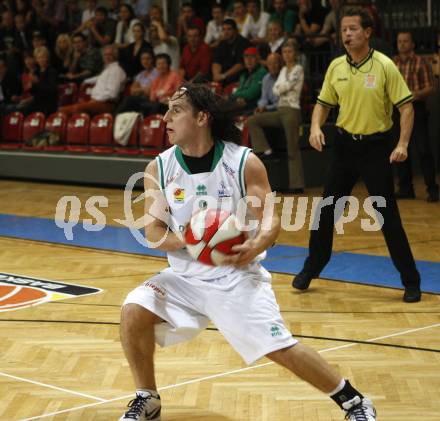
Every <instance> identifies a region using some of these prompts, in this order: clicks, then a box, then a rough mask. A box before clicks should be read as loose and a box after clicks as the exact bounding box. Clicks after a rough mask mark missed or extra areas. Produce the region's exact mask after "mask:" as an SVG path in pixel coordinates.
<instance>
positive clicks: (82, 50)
mask: <svg viewBox="0 0 440 421" xmlns="http://www.w3.org/2000/svg"><path fill="white" fill-rule="evenodd" d="M101 69H102V57H101V54H100V53H99V50H98V49H96V48H93V47H89V45H88V43H87V39H86V36H85V35H84V34H83V33H81V32H78V33H77V34H75V35H74V36H73V61H72V64H71V65H70V68H69V71H68V72H67V73H66V74H65V75H64V78H65V79H67V80H68V81H71V82H76V83H81V82H82V81H83V80H84V79H86V78H89V77H92V76H95V75H97V74H98V73H99V72H100V71H101Z"/></svg>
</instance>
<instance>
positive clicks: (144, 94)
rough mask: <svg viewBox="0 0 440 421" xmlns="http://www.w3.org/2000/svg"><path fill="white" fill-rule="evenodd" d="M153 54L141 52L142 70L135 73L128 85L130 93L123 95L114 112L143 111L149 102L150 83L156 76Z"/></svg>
mask: <svg viewBox="0 0 440 421" xmlns="http://www.w3.org/2000/svg"><path fill="white" fill-rule="evenodd" d="M154 61H155V59H154V54H153V52H152V51H144V52H143V53H141V64H142V67H143V70H142V71H141V72H140V73H139V74H138V75H136V77H135V79H134V82H133V83H132V85H131V87H130V95H129V96H127V97H125V98H124V99H123V100H122V102H121V104H120V105H119V106H118V108H117V109H116V111H115V114H120V113H125V112H128V111H135V112H138V113H143V112H144V110H146V109H147V108H148V106H149V104H150V89H151V84H152V82H153V81H154V79H156V77H157V76H158V71H157V69H156V68H155V63H154Z"/></svg>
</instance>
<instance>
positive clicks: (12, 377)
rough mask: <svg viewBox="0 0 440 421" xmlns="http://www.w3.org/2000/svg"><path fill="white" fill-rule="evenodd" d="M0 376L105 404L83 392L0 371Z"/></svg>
mask: <svg viewBox="0 0 440 421" xmlns="http://www.w3.org/2000/svg"><path fill="white" fill-rule="evenodd" d="M0 376H3V377H9V378H11V379H14V380H19V381H21V382H25V383H31V384H35V385H37V386H43V387H47V388H49V389H54V390H58V391H61V392H67V393H69V394H71V395H77V396H81V397H83V398H88V399H93V400H95V401H99V402H102V403H104V402H105V399H104V398H98V397H97V396H93V395H88V394H86V393H82V392H76V391H74V390H70V389H65V388H64V387H58V386H54V385H51V384H47V383H42V382H39V381H36V380H31V379H26V378H24V377H19V376H14V375H12V374H8V373H4V372H1V371H0Z"/></svg>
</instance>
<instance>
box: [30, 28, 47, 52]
mask: <svg viewBox="0 0 440 421" xmlns="http://www.w3.org/2000/svg"><path fill="white" fill-rule="evenodd" d="M46 46H47V40H46V37H45V36H44V34H43V33H42V32H41V31H34V32H32V48H33V49H34V50H35V49H36V48H38V47H46Z"/></svg>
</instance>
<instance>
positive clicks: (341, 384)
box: [328, 379, 345, 396]
mask: <svg viewBox="0 0 440 421" xmlns="http://www.w3.org/2000/svg"><path fill="white" fill-rule="evenodd" d="M344 387H345V379H342V380H341V383H339V384H338V386H337V387H336V389H335V390H332V391H331V392H330V393H329V394H328V395H329V396H333V395H335V394H336V393H338V392H340V391H341V390H342V389H343V388H344Z"/></svg>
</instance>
